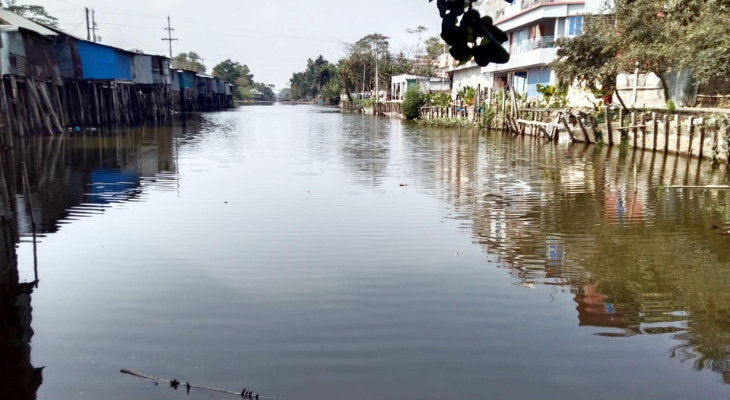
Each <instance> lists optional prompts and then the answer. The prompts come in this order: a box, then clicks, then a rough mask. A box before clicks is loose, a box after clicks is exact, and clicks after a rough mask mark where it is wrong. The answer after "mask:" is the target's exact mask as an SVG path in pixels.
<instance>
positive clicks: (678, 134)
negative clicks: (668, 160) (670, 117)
mask: <svg viewBox="0 0 730 400" xmlns="http://www.w3.org/2000/svg"><path fill="white" fill-rule="evenodd" d="M674 126H675V127H676V128H677V148H676V149H675V150H676V152H677V154H679V148H680V147H681V144H682V142H681V141H680V139H681V136H682V125H681V124H680V123H679V115H675V116H674Z"/></svg>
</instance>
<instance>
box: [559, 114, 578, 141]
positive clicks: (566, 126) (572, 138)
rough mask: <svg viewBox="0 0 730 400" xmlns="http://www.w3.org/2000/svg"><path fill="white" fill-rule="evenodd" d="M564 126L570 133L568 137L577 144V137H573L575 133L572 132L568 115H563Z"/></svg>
mask: <svg viewBox="0 0 730 400" xmlns="http://www.w3.org/2000/svg"><path fill="white" fill-rule="evenodd" d="M562 120H563V126H565V130H566V131H568V136H570V141H571V142H575V136H573V131H571V130H570V125H569V124H568V119H567V117H566V115H563V118H562Z"/></svg>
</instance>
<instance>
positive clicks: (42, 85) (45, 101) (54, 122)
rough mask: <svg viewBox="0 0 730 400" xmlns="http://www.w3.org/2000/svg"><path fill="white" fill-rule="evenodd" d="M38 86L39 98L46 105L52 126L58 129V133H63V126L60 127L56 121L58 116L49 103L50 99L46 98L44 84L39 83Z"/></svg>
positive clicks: (46, 93) (59, 123)
mask: <svg viewBox="0 0 730 400" xmlns="http://www.w3.org/2000/svg"><path fill="white" fill-rule="evenodd" d="M31 85H33V83H31ZM38 86H39V87H40V90H41V97H42V98H43V102H44V103H45V104H46V108H47V109H48V113H49V114H50V115H51V122H53V125H54V126H55V127H56V129H58V133H63V126H61V122H60V121H59V120H58V115H56V111H55V110H54V109H53V103H51V99H50V97H48V92H47V90H46V85H45V83H43V82H41V83H40V85H38Z"/></svg>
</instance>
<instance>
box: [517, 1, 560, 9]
mask: <svg viewBox="0 0 730 400" xmlns="http://www.w3.org/2000/svg"><path fill="white" fill-rule="evenodd" d="M554 1H555V0H521V2H520V9H522V10H524V9H526V8H530V7H533V6H536V5H538V4H543V3H552V2H554Z"/></svg>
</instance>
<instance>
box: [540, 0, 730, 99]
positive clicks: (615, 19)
mask: <svg viewBox="0 0 730 400" xmlns="http://www.w3.org/2000/svg"><path fill="white" fill-rule="evenodd" d="M614 3H615V4H614V8H613V9H608V10H607V13H608V14H609V15H610V16H606V15H604V16H598V15H597V16H585V17H584V24H583V31H582V32H581V34H580V35H579V36H576V37H575V38H570V39H560V40H558V41H557V42H556V44H557V45H558V46H559V49H558V58H557V60H556V61H553V62H552V63H551V64H550V67H551V68H553V69H554V70H555V71H556V73H557V74H558V76H559V77H561V78H565V79H569V80H574V79H577V80H578V81H579V82H580V83H582V84H584V85H586V86H588V87H590V86H593V87H595V86H596V85H607V86H611V87H613V86H614V85H615V77H616V74H617V73H619V72H630V71H633V70H634V68H637V67H638V68H639V69H641V70H644V71H649V72H653V73H654V74H655V75H657V77H659V79H660V80H661V81H662V85H663V89H664V95H665V97H666V98H667V99H669V87H668V84H667V81H668V79H667V75H668V73H669V71H671V70H672V69H675V68H677V69H683V68H688V69H689V70H690V71H691V72H692V75H693V77H694V78H695V79H696V80H697V81H698V82H706V81H707V80H709V79H712V78H714V77H720V76H725V75H727V74H728V73H729V72H730V24H728V23H727V21H730V2H728V1H727V0H723V1H706V0H688V1H678V0H674V1H669V2H665V1H663V0H641V1H636V0H615V2H614Z"/></svg>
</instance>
